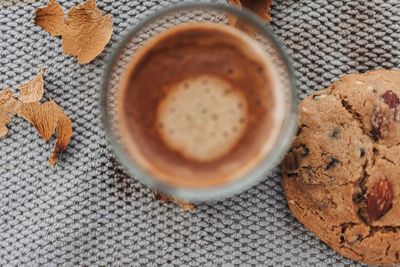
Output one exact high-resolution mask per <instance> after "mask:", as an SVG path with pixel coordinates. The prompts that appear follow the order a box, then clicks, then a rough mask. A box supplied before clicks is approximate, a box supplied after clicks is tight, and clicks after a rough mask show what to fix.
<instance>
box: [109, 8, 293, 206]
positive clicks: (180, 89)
mask: <svg viewBox="0 0 400 267" xmlns="http://www.w3.org/2000/svg"><path fill="white" fill-rule="evenodd" d="M101 109H102V119H103V123H104V127H105V130H106V134H107V136H108V138H109V141H110V143H111V146H112V149H113V151H114V153H115V154H116V156H117V158H118V160H119V161H120V162H121V163H122V165H123V166H124V167H125V168H126V169H127V171H128V172H129V173H130V175H132V177H133V178H136V179H139V180H140V181H142V182H143V183H144V184H146V185H148V186H150V187H152V188H154V189H156V190H159V191H162V192H165V193H168V194H171V195H173V196H175V197H177V198H182V199H186V200H191V201H205V200H210V199H216V198H222V197H226V196H230V195H233V194H234V193H238V192H240V191H243V190H246V189H248V188H249V187H250V186H253V185H255V184H257V183H258V182H259V181H261V180H262V179H265V177H266V175H267V174H268V172H269V171H270V170H271V169H272V168H273V167H275V166H276V165H277V164H278V163H279V160H281V158H282V157H283V155H284V153H285V152H286V151H287V149H288V147H289V145H290V143H291V140H292V138H293V136H294V133H295V129H296V112H297V107H296V92H295V82H294V75H293V72H292V70H291V67H290V63H289V61H288V58H287V56H286V55H285V53H284V51H283V50H282V48H281V45H280V44H279V42H278V41H277V40H276V38H275V37H274V35H273V34H272V33H271V32H270V30H269V29H268V27H267V26H266V25H265V23H263V22H262V21H261V20H260V19H259V18H257V17H256V16H255V15H253V14H252V13H250V12H248V11H245V10H239V9H236V8H234V7H230V6H226V5H221V4H212V3H191V4H184V5H178V6H175V7H172V8H169V9H165V10H161V11H159V12H157V13H156V14H154V15H152V16H150V17H148V18H146V19H145V20H144V21H142V22H140V23H139V24H138V25H137V26H136V27H135V28H134V29H133V30H131V31H130V32H129V33H128V34H127V36H126V37H125V38H124V39H123V40H122V42H121V43H120V44H119V46H118V47H117V48H116V50H115V52H114V54H113V56H112V58H111V60H110V62H109V64H108V67H107V69H106V73H105V77H104V83H103V88H102V95H101Z"/></svg>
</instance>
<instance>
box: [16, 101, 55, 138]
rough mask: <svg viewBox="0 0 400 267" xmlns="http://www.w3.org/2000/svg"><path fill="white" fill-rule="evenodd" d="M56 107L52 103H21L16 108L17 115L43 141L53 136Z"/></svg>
mask: <svg viewBox="0 0 400 267" xmlns="http://www.w3.org/2000/svg"><path fill="white" fill-rule="evenodd" d="M57 112H58V107H57V104H56V103H55V102H54V101H49V102H46V103H43V104H39V103H21V105H19V106H18V108H17V115H18V116H19V117H21V118H23V119H25V120H26V121H28V122H30V123H31V124H32V125H33V127H35V128H36V130H37V131H38V132H39V134H40V135H41V136H42V137H43V139H44V140H45V141H48V140H49V139H50V137H51V136H52V135H53V132H54V130H55V128H56V126H57V119H58V118H57V116H55V114H57Z"/></svg>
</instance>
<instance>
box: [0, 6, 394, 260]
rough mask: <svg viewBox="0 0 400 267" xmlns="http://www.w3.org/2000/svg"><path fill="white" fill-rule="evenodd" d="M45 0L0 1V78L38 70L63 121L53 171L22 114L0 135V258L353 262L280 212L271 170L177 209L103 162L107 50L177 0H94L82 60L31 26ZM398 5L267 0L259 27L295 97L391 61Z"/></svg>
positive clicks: (8, 80) (15, 78)
mask: <svg viewBox="0 0 400 267" xmlns="http://www.w3.org/2000/svg"><path fill="white" fill-rule="evenodd" d="M45 2H46V1H44V0H40V1H35V0H13V1H9V0H0V87H3V86H5V85H9V86H11V87H12V88H13V89H14V90H16V88H17V85H18V84H20V83H21V82H23V81H26V80H28V79H30V78H31V77H33V76H34V75H36V73H38V71H39V69H40V68H41V67H45V68H46V75H45V81H46V83H45V99H54V100H56V102H58V103H59V104H60V105H61V106H62V107H63V108H64V110H65V111H66V112H67V114H68V115H69V116H70V117H71V118H72V120H73V127H74V136H73V139H72V141H71V144H70V146H69V148H68V150H67V151H66V152H65V153H63V154H62V157H61V158H60V160H59V163H58V164H57V165H56V166H55V167H53V168H52V167H49V166H48V164H47V158H48V156H49V153H50V151H51V149H52V146H53V143H51V142H50V143H44V142H43V140H42V139H41V138H40V137H39V136H38V134H37V133H36V131H35V130H34V129H33V127H30V126H29V124H28V123H27V122H24V121H23V120H22V119H19V118H16V119H14V120H13V122H12V123H11V124H10V132H9V135H8V137H7V138H5V139H2V140H0V265H1V266H127V265H129V266H155V265H163V266H164V265H165V266H215V265H218V266H219V265H228V266H229V265H243V266H245V265H258V266H265V265H276V266H303V265H304V266H310V265H320V266H325V265H332V264H338V266H341V265H348V264H355V265H356V263H354V262H352V261H349V260H346V259H344V258H342V257H340V256H339V255H338V254H336V253H335V252H334V251H332V250H331V249H329V248H328V247H327V246H326V245H325V244H323V243H322V242H320V241H319V240H318V239H317V238H316V237H315V236H314V235H313V234H311V233H310V232H308V231H307V230H306V229H304V227H303V226H302V225H301V224H300V223H298V222H297V221H296V220H295V219H294V218H293V217H292V216H291V214H290V212H289V210H288V208H287V205H286V203H285V198H284V195H283V193H282V188H281V184H280V183H281V173H280V171H279V168H276V169H275V171H274V172H273V173H272V174H270V175H269V176H268V177H266V178H265V181H264V182H263V183H261V184H259V185H258V186H256V187H254V188H252V189H250V190H248V191H247V192H244V193H242V194H240V195H238V196H235V197H232V198H229V199H227V200H225V201H220V202H213V203H207V204H201V205H199V206H198V207H197V210H196V211H195V212H193V213H182V212H180V210H179V208H177V207H174V206H172V205H168V204H163V203H159V202H157V201H155V200H153V198H152V195H151V193H150V190H149V189H147V188H146V187H144V186H143V185H141V184H140V183H138V182H136V181H135V180H133V179H131V178H129V177H128V176H127V175H126V174H125V173H124V171H123V169H122V168H121V167H120V166H119V164H118V163H117V162H116V160H115V159H114V156H113V154H112V153H111V152H110V148H109V145H108V142H107V141H106V138H105V134H104V131H103V129H102V125H101V121H100V118H99V105H98V97H99V90H100V86H99V85H100V83H101V79H102V74H103V70H104V67H105V64H106V62H107V57H108V56H109V55H110V53H111V51H112V47H113V46H114V45H115V44H116V43H117V42H118V41H119V40H120V39H121V37H122V36H123V35H124V32H126V31H127V30H128V29H130V28H131V27H132V26H133V25H135V24H136V23H137V22H138V21H139V20H141V19H143V18H145V17H146V16H148V15H149V14H150V13H152V12H154V11H155V10H157V9H159V8H161V7H163V6H168V5H171V4H177V3H179V2H181V1H178V0H174V1H164V0H146V1H145V0H140V1H138V0H98V6H99V7H100V9H102V10H104V11H105V12H106V13H108V14H111V15H112V16H113V21H114V33H113V36H112V40H111V42H110V43H109V45H108V46H107V47H106V49H105V51H104V52H103V53H102V54H101V56H100V57H98V58H97V59H96V60H95V61H93V62H92V63H90V64H87V65H83V66H81V65H79V64H78V63H77V61H76V60H75V59H74V58H71V57H69V56H65V55H63V54H62V50H61V42H60V39H59V38H50V36H49V35H48V34H47V33H46V32H45V31H43V30H41V29H40V28H38V27H36V26H34V23H33V18H34V10H35V9H36V8H37V7H39V6H41V5H44V4H45ZM60 2H61V4H62V6H63V7H64V8H65V9H67V8H70V7H71V6H73V5H75V4H77V3H79V2H80V1H79V0H73V1H71V0H64V1H60ZM399 14H400V1H399V0H373V1H371V0H275V1H274V4H273V7H272V17H273V22H272V24H271V26H269V27H272V29H273V31H274V32H275V33H276V35H277V36H278V37H279V38H280V39H281V40H282V42H283V43H284V44H285V45H286V47H287V50H288V53H289V54H290V56H291V57H292V59H293V64H294V67H295V69H296V76H297V78H298V83H299V97H300V98H303V97H305V96H306V95H308V94H310V93H311V92H313V90H318V89H321V88H324V87H326V86H327V85H329V84H330V83H331V82H333V81H335V80H337V79H338V78H339V77H340V76H341V75H343V74H345V73H349V72H361V71H366V70H370V69H374V68H395V67H397V68H398V67H400V51H399V48H400V16H399Z"/></svg>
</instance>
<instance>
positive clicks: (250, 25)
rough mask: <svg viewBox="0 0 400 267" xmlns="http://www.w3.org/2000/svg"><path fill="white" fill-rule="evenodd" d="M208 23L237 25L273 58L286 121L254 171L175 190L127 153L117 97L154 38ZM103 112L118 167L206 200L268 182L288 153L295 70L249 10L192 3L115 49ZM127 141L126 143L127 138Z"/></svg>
mask: <svg viewBox="0 0 400 267" xmlns="http://www.w3.org/2000/svg"><path fill="white" fill-rule="evenodd" d="M192 22H207V23H218V24H225V25H231V26H232V27H233V25H234V26H235V27H236V28H238V29H239V30H241V31H242V32H244V33H246V34H247V35H248V36H251V38H253V39H254V40H255V41H256V42H257V43H258V44H259V45H260V47H262V49H263V51H264V53H265V54H266V56H267V57H268V58H269V59H270V65H271V66H270V68H271V70H273V75H274V79H275V82H276V84H277V85H276V87H275V90H279V91H280V94H281V95H282V98H281V99H282V100H281V101H280V102H281V103H279V105H281V106H282V108H281V109H280V110H281V113H282V114H279V117H280V118H281V120H282V123H281V124H280V126H279V127H280V129H279V134H278V135H277V137H276V140H273V145H272V148H271V149H270V150H269V152H267V153H266V154H265V156H264V157H263V159H262V160H261V161H260V162H259V163H258V164H257V166H255V167H254V168H253V169H251V170H250V171H248V172H247V173H245V174H244V175H241V176H240V177H236V178H235V179H232V180H231V181H229V182H227V183H225V184H222V185H218V186H212V187H206V188H204V187H203V188H196V187H187V186H176V185H174V186H171V185H169V184H166V183H164V182H162V181H161V180H160V179H158V178H157V177H154V176H153V175H151V174H150V173H148V172H147V171H146V170H145V169H144V168H142V166H140V165H139V164H138V163H137V162H136V161H135V159H134V158H133V157H132V156H131V155H130V153H129V152H128V151H127V149H126V144H125V143H124V138H122V136H121V131H120V129H121V127H120V126H119V121H118V118H117V105H118V103H117V102H118V93H119V90H120V82H121V80H122V78H123V74H124V73H125V72H126V69H127V67H128V65H129V63H130V61H131V60H132V57H134V55H135V53H136V52H137V51H138V50H139V49H140V48H141V47H142V46H143V45H144V44H145V43H146V41H148V40H149V39H151V38H152V37H154V36H156V35H157V34H159V33H161V32H163V31H166V30H168V29H170V28H172V27H174V26H177V25H180V24H184V23H192ZM101 112H102V121H103V124H104V128H105V131H106V134H107V137H108V138H109V141H110V143H111V147H112V149H113V151H114V153H115V154H116V156H117V159H118V160H119V161H120V163H121V164H122V165H123V166H124V167H125V168H126V170H127V171H128V172H129V174H130V175H131V176H132V178H134V179H138V180H140V181H141V182H143V183H144V184H146V185H147V186H149V187H151V188H154V189H156V190H160V191H162V192H165V193H168V194H171V195H173V196H175V197H178V198H182V199H186V200H190V201H206V200H211V199H220V198H223V197H227V196H231V195H233V194H235V193H239V192H241V191H244V190H246V189H248V188H249V187H251V186H254V185H255V184H257V183H258V182H260V181H261V180H262V179H265V177H266V175H267V174H268V172H269V171H270V170H271V169H272V168H273V167H275V166H276V165H277V164H279V161H280V160H281V159H282V157H283V156H284V154H285V153H286V151H287V149H288V147H289V145H290V144H291V141H292V138H293V136H294V134H295V131H296V118H297V116H296V114H297V97H296V88H295V81H294V75H293V71H292V68H291V66H290V62H289V60H288V57H287V56H286V54H285V53H284V51H283V48H282V46H281V44H280V43H279V41H278V40H277V39H276V38H275V37H274V35H273V34H272V32H271V31H270V30H269V28H268V27H267V26H266V25H265V23H264V22H263V21H261V20H260V19H259V18H258V17H256V16H255V15H253V14H252V13H250V12H249V11H246V10H239V9H237V8H234V7H231V6H227V5H222V4H214V3H190V4H182V5H178V6H174V7H172V8H168V9H164V10H161V11H158V12H156V13H155V14H153V15H152V16H149V17H148V18H146V19H145V20H144V21H142V22H140V23H139V24H138V25H136V26H135V27H134V28H133V29H132V30H131V31H130V32H129V33H128V34H127V35H126V36H125V37H124V38H123V40H122V41H121V42H120V44H119V45H118V46H117V47H116V48H115V51H114V53H113V55H112V57H111V59H110V60H109V63H108V66H107V68H106V71H105V75H104V80H103V85H102V91H101ZM125 140H126V139H125Z"/></svg>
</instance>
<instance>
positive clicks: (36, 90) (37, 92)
mask: <svg viewBox="0 0 400 267" xmlns="http://www.w3.org/2000/svg"><path fill="white" fill-rule="evenodd" d="M43 75H44V69H41V70H40V73H39V74H38V75H37V76H36V77H35V78H34V79H32V80H30V81H28V82H26V83H25V84H23V85H21V86H19V90H20V94H19V96H18V99H19V100H20V101H22V102H24V103H33V102H39V101H40V99H42V97H43V94H44V80H43Z"/></svg>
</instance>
